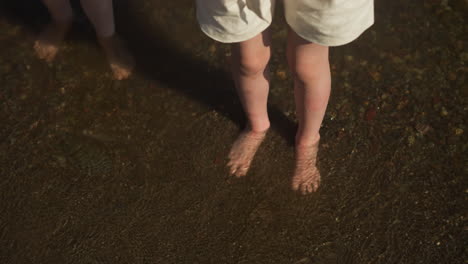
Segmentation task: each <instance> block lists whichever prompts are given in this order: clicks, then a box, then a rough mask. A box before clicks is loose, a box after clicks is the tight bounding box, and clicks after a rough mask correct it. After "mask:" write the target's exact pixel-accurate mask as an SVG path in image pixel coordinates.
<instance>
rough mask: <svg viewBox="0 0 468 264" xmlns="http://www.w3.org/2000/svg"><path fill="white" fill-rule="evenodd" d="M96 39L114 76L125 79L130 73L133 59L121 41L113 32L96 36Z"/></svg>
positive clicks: (133, 62) (133, 63) (133, 64)
mask: <svg viewBox="0 0 468 264" xmlns="http://www.w3.org/2000/svg"><path fill="white" fill-rule="evenodd" d="M98 40H99V44H100V45H101V47H102V48H103V49H104V53H105V54H106V56H107V60H108V61H109V64H110V67H111V69H112V73H113V74H114V78H115V79H117V80H123V79H127V78H128V77H129V76H130V74H131V73H132V70H133V67H134V66H135V61H134V59H133V57H132V55H130V53H129V52H128V50H127V48H126V47H125V44H124V43H123V41H122V40H121V39H120V38H119V37H118V36H117V35H115V34H114V35H112V36H110V37H98Z"/></svg>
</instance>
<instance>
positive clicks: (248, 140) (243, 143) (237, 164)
mask: <svg viewBox="0 0 468 264" xmlns="http://www.w3.org/2000/svg"><path fill="white" fill-rule="evenodd" d="M266 132H267V130H265V131H263V132H254V131H252V130H250V129H246V130H244V131H243V132H242V133H241V134H240V135H239V137H238V138H237V139H236V141H235V142H234V144H233V145H232V147H231V151H230V152H229V162H228V164H227V165H228V167H229V171H230V173H231V174H232V175H234V176H236V177H242V176H245V175H246V174H247V172H248V170H249V168H250V164H251V163H252V160H253V158H254V156H255V153H256V152H257V150H258V147H260V144H261V143H262V142H263V140H264V139H265V135H266Z"/></svg>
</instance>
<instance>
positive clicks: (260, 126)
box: [246, 121, 270, 134]
mask: <svg viewBox="0 0 468 264" xmlns="http://www.w3.org/2000/svg"><path fill="white" fill-rule="evenodd" d="M269 128H270V122H269V121H264V122H256V123H255V124H250V123H248V124H247V126H246V130H248V131H250V132H253V133H258V134H263V133H266V132H267V131H268V129H269Z"/></svg>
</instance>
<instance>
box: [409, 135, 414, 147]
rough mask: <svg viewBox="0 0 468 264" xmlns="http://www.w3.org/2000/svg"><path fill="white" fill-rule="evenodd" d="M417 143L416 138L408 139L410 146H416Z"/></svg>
mask: <svg viewBox="0 0 468 264" xmlns="http://www.w3.org/2000/svg"><path fill="white" fill-rule="evenodd" d="M415 141H416V140H415V138H414V136H409V137H408V145H409V146H412V145H413V144H414V142H415Z"/></svg>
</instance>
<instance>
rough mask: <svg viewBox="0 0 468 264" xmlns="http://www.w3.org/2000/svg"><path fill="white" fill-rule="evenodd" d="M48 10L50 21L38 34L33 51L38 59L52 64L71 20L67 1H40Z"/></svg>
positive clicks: (71, 13) (71, 14) (71, 15)
mask: <svg viewBox="0 0 468 264" xmlns="http://www.w3.org/2000/svg"><path fill="white" fill-rule="evenodd" d="M42 2H43V3H44V5H46V7H47V9H48V10H49V13H50V16H51V18H52V21H51V22H50V23H49V24H48V25H47V26H46V28H45V29H44V30H43V31H42V32H41V33H40V35H39V37H38V39H37V40H36V42H35V43H34V50H35V51H36V54H37V56H38V57H39V58H40V59H43V60H45V61H47V62H52V61H53V60H54V58H55V56H56V55H57V52H58V49H59V46H60V44H61V43H62V41H63V39H64V38H65V35H66V33H67V32H68V30H69V28H70V25H71V23H72V20H73V11H72V8H71V6H70V1H69V0H42Z"/></svg>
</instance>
